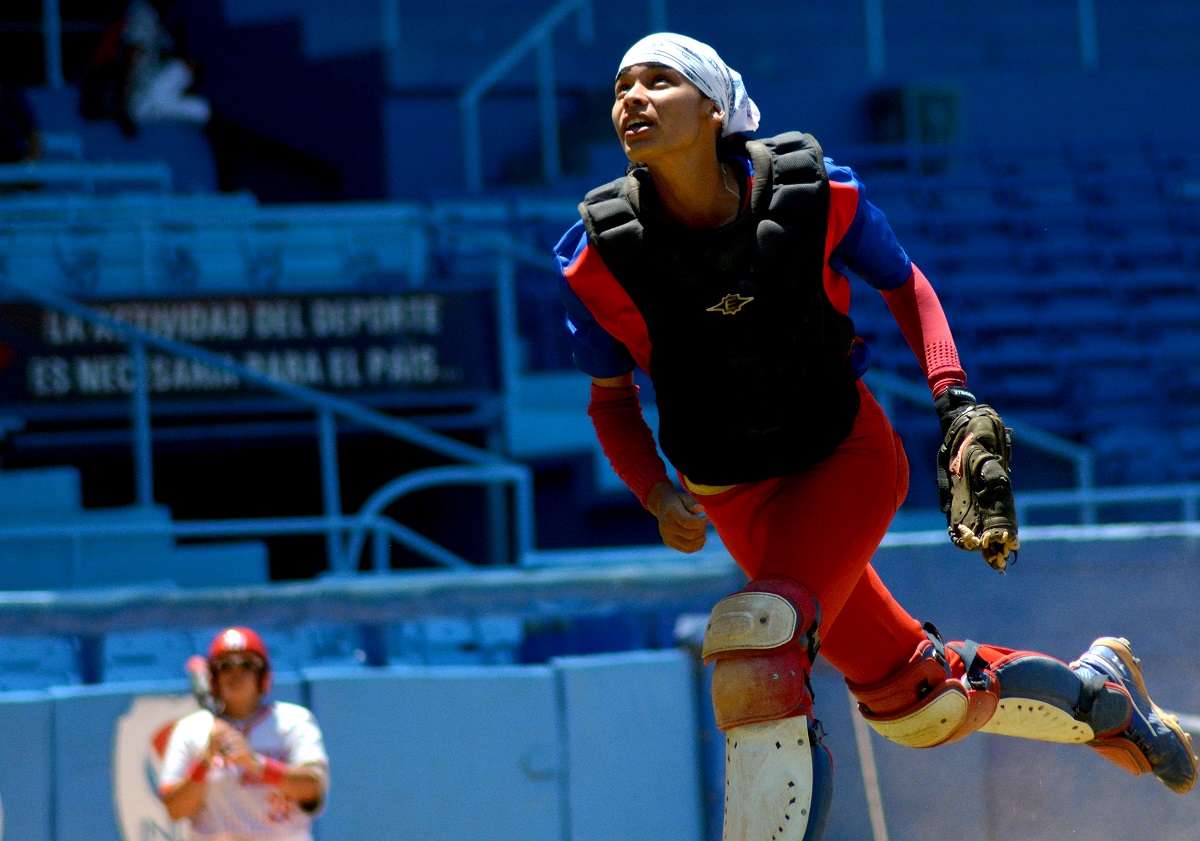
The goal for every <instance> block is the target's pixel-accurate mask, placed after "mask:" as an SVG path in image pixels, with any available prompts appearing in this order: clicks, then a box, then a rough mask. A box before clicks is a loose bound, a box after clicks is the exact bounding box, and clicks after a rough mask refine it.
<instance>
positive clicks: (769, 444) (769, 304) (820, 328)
mask: <svg viewBox="0 0 1200 841" xmlns="http://www.w3.org/2000/svg"><path fill="white" fill-rule="evenodd" d="M745 155H746V156H747V157H749V158H750V160H751V161H752V162H753V164H754V186H753V190H752V193H751V197H750V207H749V211H748V212H746V211H744V212H743V213H742V214H741V215H740V216H739V218H738V219H737V220H736V221H734V222H731V223H729V224H727V225H724V226H722V227H720V228H717V229H706V230H698V229H688V228H683V227H681V226H678V225H673V224H671V223H670V222H669V221H667V220H665V219H664V217H663V216H662V215H661V213H660V212H659V211H658V208H657V206H656V201H655V196H654V189H653V186H652V185H651V182H650V178H649V175H648V173H646V172H645V170H637V169H635V170H634V171H633V172H631V173H630V174H629V175H627V176H626V177H624V178H620V179H617V180H616V181H613V182H612V183H610V184H607V185H605V186H603V187H599V188H597V189H595V190H592V191H591V192H589V193H588V194H587V196H586V198H585V199H584V201H583V202H582V203H581V204H580V205H579V212H580V215H581V216H582V217H583V221H584V225H585V227H586V228H587V233H588V238H589V241H590V242H591V243H592V244H593V246H594V247H595V248H597V249H598V251H599V253H600V256H601V257H602V258H603V260H604V263H605V265H606V266H607V267H608V268H609V270H610V271H611V272H612V274H613V276H614V277H615V278H616V280H617V282H618V283H620V284H621V286H622V287H623V288H624V289H625V291H626V292H627V293H628V294H629V296H630V298H631V299H632V301H633V303H634V304H635V305H636V306H637V308H638V310H639V311H640V312H641V314H642V317H643V318H644V319H645V322H646V327H647V329H648V331H649V337H650V345H651V357H650V371H649V374H650V378H651V380H652V382H653V383H654V391H655V397H656V399H657V403H658V410H659V442H660V443H661V445H662V448H663V452H664V453H666V455H667V458H669V459H670V460H671V462H672V463H673V464H674V465H675V466H676V467H677V468H679V469H680V470H681V471H683V473H684V475H685V476H687V477H688V478H689V479H690V480H692V481H694V482H699V483H703V484H710V485H729V484H736V483H739V482H751V481H757V480H760V479H766V478H770V477H773V476H782V475H785V474H788V473H792V472H795V471H797V470H800V469H803V468H805V467H808V466H810V465H813V464H815V463H816V462H818V461H820V460H821V459H823V458H825V457H826V456H828V455H829V454H830V453H832V452H833V450H834V449H836V447H837V446H838V444H840V443H841V442H842V441H843V440H845V438H846V436H847V435H848V434H849V432H850V429H851V427H852V426H853V424H854V419H855V416H856V415H857V413H858V390H857V386H856V385H855V375H854V371H853V367H852V365H851V361H850V350H851V346H852V342H853V340H854V325H853V324H852V323H851V321H850V319H849V318H848V317H847V316H845V315H843V314H842V313H840V312H838V311H837V310H836V309H835V308H834V307H833V305H832V304H831V303H830V302H829V299H828V298H827V297H826V295H825V287H824V282H823V278H824V267H825V236H826V224H827V221H828V215H829V179H828V176H827V175H826V172H825V165H824V159H823V156H822V153H821V147H820V146H819V145H817V142H816V140H815V139H814V138H813V137H812V136H811V135H807V134H800V133H799V132H789V133H787V134H781V135H778V136H776V137H772V138H767V139H765V140H750V141H745Z"/></svg>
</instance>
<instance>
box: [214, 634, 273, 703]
mask: <svg viewBox="0 0 1200 841" xmlns="http://www.w3.org/2000/svg"><path fill="white" fill-rule="evenodd" d="M235 652H247V653H249V654H254V655H257V656H258V657H261V658H262V661H263V671H262V675H261V676H260V679H259V687H258V688H259V691H260V692H261V693H262V694H263V695H266V694H267V693H268V692H269V691H270V690H271V657H270V655H268V654H267V646H266V644H265V643H264V642H263V641H262V637H260V636H259V635H258V634H256V633H255V632H254V631H252V630H250V629H249V628H245V627H242V626H240V625H239V626H235V627H232V628H226V629H225V630H223V631H221V632H220V633H218V634H217V635H216V636H215V637H213V641H212V642H211V643H210V644H209V646H208V668H209V671H210V672H212V671H215V670H214V669H213V664H214V662H215V661H216V660H217V658H218V657H220V656H222V655H224V654H232V653H235ZM212 679H213V686H216V675H215V674H213V675H212Z"/></svg>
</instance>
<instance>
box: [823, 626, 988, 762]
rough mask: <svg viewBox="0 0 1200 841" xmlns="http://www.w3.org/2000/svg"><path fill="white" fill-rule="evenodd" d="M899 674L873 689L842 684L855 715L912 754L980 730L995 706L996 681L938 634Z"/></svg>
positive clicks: (931, 634)
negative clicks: (912, 750)
mask: <svg viewBox="0 0 1200 841" xmlns="http://www.w3.org/2000/svg"><path fill="white" fill-rule="evenodd" d="M925 632H926V634H927V636H928V638H927V639H925V640H923V641H922V642H921V643H920V644H919V645H918V646H917V648H916V650H915V651H914V652H913V655H912V658H911V659H910V660H909V661H908V663H906V664H905V665H904V666H903V667H902V668H901V669H899V670H898V671H897V672H895V673H894V674H892V675H891V676H890V677H888V678H887V679H885V680H882V681H880V682H878V683H874V684H856V683H852V682H850V681H847V684H848V685H849V687H850V691H851V692H852V693H853V694H854V697H855V699H856V700H857V701H858V708H859V712H860V713H862V716H863V718H865V719H866V721H867V723H868V724H869V725H870V726H871V727H872V728H874V729H875V731H876V732H878V733H879V734H880V735H881V736H883V737H884V738H885V739H888V740H890V741H893V742H896V743H897V744H901V745H905V746H907V747H913V748H931V747H934V746H935V745H942V744H946V743H947V742H953V741H956V740H958V739H961V738H963V737H965V736H967V735H969V734H970V733H973V732H974V731H976V730H979V729H980V728H982V727H983V725H984V724H986V723H987V722H988V720H989V719H990V718H991V717H992V714H993V713H994V712H995V710H996V707H997V706H998V704H999V701H1000V692H999V688H1000V685H999V681H998V680H997V679H996V676H995V673H994V672H992V671H991V670H990V668H988V664H987V663H985V662H983V661H982V660H980V659H979V658H978V657H976V656H974V654H973V653H971V654H970V656H963V655H961V654H960V653H958V652H955V651H953V650H952V649H949V648H948V647H947V646H945V645H944V644H943V642H942V639H941V637H940V636H939V635H938V632H937V629H936V628H934V627H933V626H932V625H926V626H925Z"/></svg>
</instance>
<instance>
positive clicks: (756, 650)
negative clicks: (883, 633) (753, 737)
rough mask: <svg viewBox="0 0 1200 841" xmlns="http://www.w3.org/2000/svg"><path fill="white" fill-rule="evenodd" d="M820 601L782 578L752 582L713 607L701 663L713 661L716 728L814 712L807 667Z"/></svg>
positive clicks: (814, 645)
mask: <svg viewBox="0 0 1200 841" xmlns="http://www.w3.org/2000/svg"><path fill="white" fill-rule="evenodd" d="M819 625H820V607H819V605H818V604H817V601H816V600H815V599H814V598H813V597H812V596H811V595H809V593H808V591H807V590H805V589H804V588H803V587H801V586H800V585H799V584H797V583H796V582H795V581H792V580H791V579H787V578H763V579H757V580H755V581H751V582H750V583H749V584H747V585H746V586H745V587H743V588H742V589H741V590H739V591H738V592H737V593H734V594H733V595H731V596H726V597H725V598H724V599H721V601H719V602H718V603H717V605H716V606H715V607H714V608H713V610H712V614H711V616H710V617H709V623H708V628H707V630H706V631H705V635H704V652H703V654H704V662H705V663H709V662H715V663H716V666H715V667H714V669H713V681H712V699H713V711H714V713H715V715H716V720H717V726H718V727H720V728H721V729H722V730H728V729H730V728H732V727H738V726H741V725H743V724H753V723H756V722H760V721H774V720H776V719H781V718H789V717H791V716H796V715H807V714H808V713H810V712H811V711H812V689H811V687H810V685H809V674H810V673H811V671H812V664H813V660H814V659H815V658H816V655H817V648H818V645H819V643H818V640H817V627H818V626H819Z"/></svg>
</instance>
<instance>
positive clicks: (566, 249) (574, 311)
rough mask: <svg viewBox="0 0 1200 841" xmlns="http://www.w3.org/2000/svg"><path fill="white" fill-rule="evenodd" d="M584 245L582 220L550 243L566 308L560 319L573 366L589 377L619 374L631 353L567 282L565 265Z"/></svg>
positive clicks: (626, 367)
mask: <svg viewBox="0 0 1200 841" xmlns="http://www.w3.org/2000/svg"><path fill="white" fill-rule="evenodd" d="M586 247H587V232H586V231H584V228H583V222H576V223H575V224H574V225H573V226H571V229H570V230H569V231H567V232H566V233H565V234H563V237H562V239H560V240H559V241H558V245H556V246H554V257H555V260H556V261H557V264H558V272H559V278H558V290H559V295H560V297H561V298H562V302H563V307H564V308H565V309H566V318H565V319H564V321H565V324H566V328H567V335H568V336H569V337H570V341H571V356H572V358H574V360H575V366H576V367H577V368H579V370H580V371H583V373H585V374H587V375H588V376H590V377H619V376H621V375H622V374H628V373H629V372H630V371H632V370H633V369H634V368H635V367H637V366H636V365H635V363H634V361H633V356H632V355H631V354H630V353H629V351H628V350H627V349H626V348H625V345H623V344H621V343H620V342H619V341H617V340H616V339H615V338H613V336H612V334H610V333H609V332H608V331H606V330H605V329H604V328H603V327H601V326H600V324H599V323H598V322H597V321H596V319H595V317H594V316H593V315H592V313H591V312H590V311H589V310H588V308H587V306H585V305H584V303H583V301H581V300H580V299H579V296H578V295H576V294H575V290H573V289H572V288H571V285H570V284H569V283H567V279H566V276H565V274H564V273H565V272H566V270H567V267H568V266H570V265H572V264H573V263H574V262H575V261H576V260H579V259H581V258H582V256H583V252H584V249H585V248H586Z"/></svg>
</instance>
